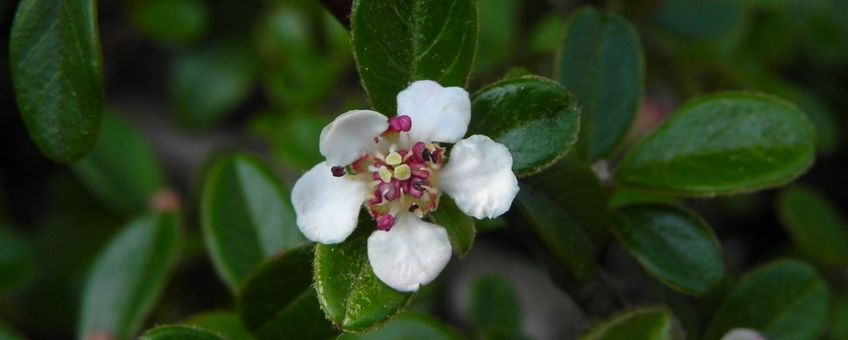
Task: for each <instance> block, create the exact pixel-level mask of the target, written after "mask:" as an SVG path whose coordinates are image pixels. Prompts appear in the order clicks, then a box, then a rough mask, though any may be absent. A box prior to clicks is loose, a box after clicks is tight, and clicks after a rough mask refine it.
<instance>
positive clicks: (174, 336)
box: [141, 325, 225, 340]
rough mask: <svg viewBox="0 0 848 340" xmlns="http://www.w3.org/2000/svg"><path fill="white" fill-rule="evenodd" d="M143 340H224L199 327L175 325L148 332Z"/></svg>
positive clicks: (143, 336)
mask: <svg viewBox="0 0 848 340" xmlns="http://www.w3.org/2000/svg"><path fill="white" fill-rule="evenodd" d="M141 339H142V340H224V339H225V338H224V337H222V336H220V335H218V334H215V333H214V332H211V331H208V330H205V329H203V328H200V327H197V326H186V325H175V326H160V327H156V328H154V329H151V330H149V331H147V333H144V335H142V336H141Z"/></svg>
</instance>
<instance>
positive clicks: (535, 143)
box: [468, 76, 580, 176]
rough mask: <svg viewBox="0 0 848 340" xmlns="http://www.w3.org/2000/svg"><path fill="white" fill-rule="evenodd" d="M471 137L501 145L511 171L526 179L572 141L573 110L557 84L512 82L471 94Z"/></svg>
mask: <svg viewBox="0 0 848 340" xmlns="http://www.w3.org/2000/svg"><path fill="white" fill-rule="evenodd" d="M471 107H472V109H471V110H472V115H471V124H470V125H469V127H468V131H469V133H470V134H483V135H486V136H489V137H491V138H492V139H494V140H496V141H498V142H500V143H503V144H504V145H506V147H507V148H509V152H510V153H512V162H513V163H512V170H513V171H515V173H516V174H517V175H518V176H527V175H530V174H533V173H537V172H539V171H542V170H544V169H546V168H547V167H549V166H551V165H552V164H553V163H555V162H556V161H557V160H558V159H559V158H561V157H562V156H564V155H565V153H566V152H568V150H569V148H570V147H571V145H572V144H574V142H576V141H577V130H578V129H579V125H580V123H579V122H580V115H579V111H578V110H577V105H576V103H575V102H574V100H573V99H572V98H571V96H569V95H568V92H567V91H566V90H565V88H563V87H562V86H560V85H559V84H557V83H555V82H553V81H550V80H548V79H545V78H542V77H536V76H523V77H519V78H511V79H506V80H502V81H499V82H497V83H494V84H491V85H489V86H487V87H485V88H483V89H482V90H480V92H478V93H476V94H474V98H473V100H472V102H471Z"/></svg>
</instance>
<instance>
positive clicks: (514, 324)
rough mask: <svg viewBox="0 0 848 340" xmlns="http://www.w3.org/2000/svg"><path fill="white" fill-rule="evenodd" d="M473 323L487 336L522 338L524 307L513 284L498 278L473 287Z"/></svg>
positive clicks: (483, 278)
mask: <svg viewBox="0 0 848 340" xmlns="http://www.w3.org/2000/svg"><path fill="white" fill-rule="evenodd" d="M471 320H472V322H473V323H474V329H476V330H477V331H479V332H482V333H483V334H507V335H516V336H517V335H520V334H521V307H520V306H519V305H518V298H517V297H516V296H515V291H514V290H513V289H512V286H511V285H510V283H509V282H508V281H507V280H505V279H503V278H501V277H498V276H486V277H482V278H479V279H477V281H475V282H474V284H473V285H472V286H471Z"/></svg>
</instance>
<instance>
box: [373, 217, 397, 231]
mask: <svg viewBox="0 0 848 340" xmlns="http://www.w3.org/2000/svg"><path fill="white" fill-rule="evenodd" d="M394 225H395V217H394V216H392V215H383V216H380V217H377V229H380V230H382V231H389V230H392V227H393V226H394Z"/></svg>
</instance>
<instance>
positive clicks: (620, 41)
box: [554, 8, 645, 161]
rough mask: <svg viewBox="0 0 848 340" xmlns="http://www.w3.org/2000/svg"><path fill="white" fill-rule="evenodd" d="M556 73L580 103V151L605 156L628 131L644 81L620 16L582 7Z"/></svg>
mask: <svg viewBox="0 0 848 340" xmlns="http://www.w3.org/2000/svg"><path fill="white" fill-rule="evenodd" d="M565 32H566V33H565V40H564V41H563V43H562V50H561V51H560V53H559V59H558V60H557V64H556V65H555V69H556V70H555V71H554V74H557V75H558V76H559V81H560V83H562V85H563V86H565V87H566V88H567V89H568V90H569V91H571V92H572V93H574V97H575V98H576V100H577V103H579V104H580V109H581V112H582V115H583V116H582V119H581V125H580V138H581V143H579V146H580V148H579V150H580V153H581V155H582V156H583V157H584V158H588V159H589V160H590V161H595V160H597V159H600V158H604V157H606V156H609V154H610V153H611V152H612V151H613V149H615V147H616V145H618V143H620V142H621V141H622V139H623V138H624V135H625V134H626V133H627V130H628V129H629V128H630V125H631V123H632V122H633V118H634V117H635V116H636V111H638V110H639V105H640V102H641V99H642V91H643V90H642V87H643V85H642V83H643V79H644V78H645V71H644V66H643V63H644V62H643V60H642V59H643V57H642V47H641V46H640V45H639V37H638V36H637V35H636V31H635V29H634V28H633V26H632V25H630V23H629V22H627V20H626V19H624V18H623V17H621V16H619V15H617V14H612V13H603V12H599V11H597V10H594V9H591V8H586V9H582V10H579V11H577V12H576V13H574V15H573V16H572V17H571V19H570V20H569V22H568V24H567V25H566V31H565Z"/></svg>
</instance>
